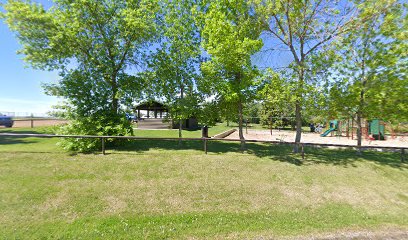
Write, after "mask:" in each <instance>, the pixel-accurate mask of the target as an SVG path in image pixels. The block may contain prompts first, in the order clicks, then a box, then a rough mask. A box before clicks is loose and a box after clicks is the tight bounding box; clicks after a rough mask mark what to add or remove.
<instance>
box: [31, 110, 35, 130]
mask: <svg viewBox="0 0 408 240" xmlns="http://www.w3.org/2000/svg"><path fill="white" fill-rule="evenodd" d="M33 117H34V115H33V114H32V113H31V128H34V120H33Z"/></svg>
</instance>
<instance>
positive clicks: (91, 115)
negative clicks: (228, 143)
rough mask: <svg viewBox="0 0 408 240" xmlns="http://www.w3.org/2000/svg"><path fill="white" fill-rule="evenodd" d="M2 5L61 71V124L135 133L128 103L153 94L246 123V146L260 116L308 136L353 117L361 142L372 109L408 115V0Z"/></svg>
mask: <svg viewBox="0 0 408 240" xmlns="http://www.w3.org/2000/svg"><path fill="white" fill-rule="evenodd" d="M3 7H4V9H5V11H4V13H2V15H1V17H2V18H3V19H5V22H6V23H7V24H8V25H9V27H10V29H11V30H13V31H14V32H16V35H17V38H18V39H19V41H20V43H21V45H22V49H21V50H20V53H21V54H23V55H24V60H25V62H27V63H28V64H29V65H30V66H31V67H33V68H38V69H42V70H55V71H58V72H59V74H60V80H59V81H58V82H57V83H56V84H46V85H45V90H46V93H48V94H50V95H53V96H58V97H60V98H61V99H63V103H62V105H61V106H59V109H60V110H62V111H63V113H62V114H63V115H64V116H66V117H68V118H70V119H71V120H72V121H71V123H70V125H68V126H65V127H63V128H61V130H60V133H64V134H85V135H131V134H132V127H131V125H130V123H129V122H128V121H126V120H125V115H124V109H127V111H129V109H132V107H133V106H134V104H135V103H136V102H138V101H140V100H146V99H147V98H149V99H152V98H153V99H156V100H160V101H162V102H164V103H166V105H167V106H169V111H170V112H169V115H170V117H171V118H172V119H173V120H175V121H179V123H181V122H182V120H183V119H186V118H188V117H196V118H197V119H198V120H199V121H200V123H201V124H202V125H214V124H215V122H216V121H218V120H224V121H227V122H237V123H238V126H239V136H240V139H241V140H242V145H243V144H244V134H243V131H242V128H243V123H244V121H245V120H246V119H248V118H250V117H255V116H254V115H257V116H256V117H257V118H258V120H257V121H260V122H261V123H262V124H264V125H267V126H279V125H284V124H292V123H294V124H293V127H295V128H296V130H297V133H296V141H297V142H299V141H300V140H301V127H302V125H304V124H305V123H307V122H324V121H327V120H330V119H333V118H348V119H350V118H351V119H353V120H354V121H355V123H356V125H357V126H358V128H359V133H358V135H359V139H360V140H359V143H360V142H361V121H362V119H368V118H381V119H384V120H386V121H388V122H390V123H392V124H394V125H397V124H398V123H400V122H406V121H408V112H407V111H408V105H407V103H408V81H407V71H408V70H407V69H408V66H407V64H408V60H407V59H408V57H407V51H406V49H407V34H406V29H407V26H408V23H407V7H406V5H404V4H403V3H401V2H400V1H397V0H380V1H374V0H366V1H360V0H356V1H337V0H336V1H329V0H323V1H303V0H294V1H293V0H251V1H244V0H228V1H221V0H214V1H208V0H189V1H184V0H155V1H151V0H122V1H114V0H101V1H93V0H55V1H54V4H53V5H52V7H51V8H49V9H45V8H44V7H43V6H41V5H40V4H36V3H33V2H30V1H20V0H9V1H8V2H7V3H6V4H4V5H3ZM265 52H268V53H271V57H272V58H274V59H275V60H276V61H279V60H280V58H282V59H284V60H285V61H282V62H283V63H281V64H280V66H279V67H275V66H273V65H272V64H270V66H267V67H266V69H260V68H258V66H257V64H256V63H255V61H254V59H253V57H254V55H262V54H264V53H265ZM284 62H287V64H286V63H284ZM264 65H265V64H264ZM266 65H268V64H266ZM253 121H254V120H253ZM181 130H182V127H181V124H179V136H180V137H181V136H182V134H181V132H182V131H181ZM63 145H64V147H65V148H67V149H72V150H80V151H86V150H89V149H92V148H96V147H98V144H97V142H92V141H85V140H73V141H71V140H68V142H65V143H63ZM295 150H296V149H295Z"/></svg>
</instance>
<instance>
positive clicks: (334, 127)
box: [320, 120, 339, 137]
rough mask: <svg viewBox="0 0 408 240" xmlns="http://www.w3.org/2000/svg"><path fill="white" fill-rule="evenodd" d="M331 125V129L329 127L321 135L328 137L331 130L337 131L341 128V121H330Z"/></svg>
mask: <svg viewBox="0 0 408 240" xmlns="http://www.w3.org/2000/svg"><path fill="white" fill-rule="evenodd" d="M329 126H330V127H329V129H327V130H326V131H325V132H324V133H322V134H320V136H321V137H326V136H327V135H329V134H330V133H331V132H333V131H337V129H338V128H339V121H337V120H332V121H330V124H329Z"/></svg>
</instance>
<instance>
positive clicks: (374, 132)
mask: <svg viewBox="0 0 408 240" xmlns="http://www.w3.org/2000/svg"><path fill="white" fill-rule="evenodd" d="M350 123H351V124H350ZM386 125H387V124H386V123H385V122H384V121H382V120H380V119H372V120H370V121H362V126H361V133H362V136H363V137H364V138H365V139H366V140H385V127H386ZM333 132H336V136H343V134H344V133H345V136H346V137H348V138H349V137H350V133H351V139H354V136H356V135H357V126H355V125H354V121H353V120H352V119H348V120H332V121H330V124H329V128H328V129H327V130H326V131H325V132H324V133H322V134H321V135H320V136H322V137H326V136H328V135H329V134H330V133H333ZM391 135H392V136H393V135H395V134H394V131H393V130H392V129H391Z"/></svg>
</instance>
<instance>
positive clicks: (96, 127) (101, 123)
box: [57, 114, 133, 152]
mask: <svg viewBox="0 0 408 240" xmlns="http://www.w3.org/2000/svg"><path fill="white" fill-rule="evenodd" d="M57 134H60V135H94V136H131V135H133V128H132V126H131V123H130V121H128V119H127V118H126V116H125V115H118V114H115V115H114V114H107V115H103V114H101V115H96V116H90V117H81V118H78V119H75V120H72V121H71V122H70V123H69V124H67V125H64V126H62V127H61V128H59V129H58V130H57ZM125 142H126V141H125V140H120V139H106V141H105V144H106V146H113V145H120V144H123V143H125ZM58 145H59V146H61V147H63V148H64V149H65V150H69V151H77V152H91V151H94V150H98V149H100V148H101V140H100V139H98V138H63V139H62V140H61V141H59V142H58Z"/></svg>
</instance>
